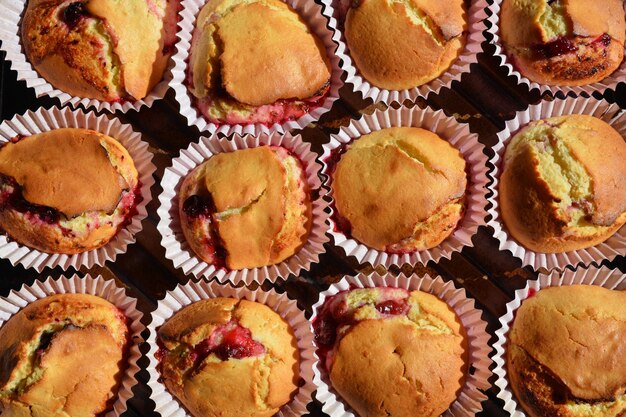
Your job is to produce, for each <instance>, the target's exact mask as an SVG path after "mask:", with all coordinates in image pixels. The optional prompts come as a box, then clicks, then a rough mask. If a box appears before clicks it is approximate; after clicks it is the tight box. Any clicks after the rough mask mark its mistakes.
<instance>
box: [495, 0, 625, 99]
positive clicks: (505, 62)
mask: <svg viewBox="0 0 626 417" xmlns="http://www.w3.org/2000/svg"><path fill="white" fill-rule="evenodd" d="M501 6H502V0H493V4H491V5H490V6H489V7H488V10H489V13H490V14H491V15H490V16H489V17H488V18H487V20H486V21H487V22H489V23H490V24H491V27H488V28H487V32H489V33H490V34H491V35H492V40H491V43H492V44H493V45H494V46H495V47H496V52H495V56H496V57H497V58H499V60H500V66H502V67H505V68H506V69H507V71H508V75H512V76H513V77H515V79H516V80H517V84H520V85H521V84H525V85H527V86H528V89H529V90H534V89H538V90H539V91H540V92H541V93H542V94H543V93H545V92H546V91H549V92H550V93H552V95H553V96H554V95H555V94H556V93H557V92H559V91H562V92H563V94H565V95H567V94H568V93H569V92H572V93H574V94H576V95H580V94H581V93H586V94H589V95H590V96H591V94H592V93H593V92H594V91H598V92H600V93H604V92H605V91H606V90H614V89H615V87H616V86H617V84H618V83H619V82H620V81H624V79H626V60H624V61H622V64H621V65H620V66H619V68H617V69H616V70H615V72H613V73H612V74H611V75H609V76H608V77H606V78H605V79H603V80H601V81H599V82H597V83H593V84H587V85H582V86H560V85H548V84H539V83H537V82H535V81H532V80H530V79H528V78H527V77H525V76H524V75H522V73H520V72H519V71H518V70H517V69H515V67H514V66H513V63H512V61H511V60H510V59H509V57H508V56H507V55H506V51H505V48H504V45H503V42H502V39H501V38H500V8H501ZM624 7H625V10H626V3H625V4H624Z"/></svg>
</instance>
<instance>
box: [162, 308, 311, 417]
mask: <svg viewBox="0 0 626 417" xmlns="http://www.w3.org/2000/svg"><path fill="white" fill-rule="evenodd" d="M157 343H158V344H159V346H160V349H159V351H158V354H157V356H158V360H159V364H158V370H159V372H160V373H161V376H162V378H163V381H164V383H165V386H166V387H167V389H168V390H169V391H170V392H171V393H172V394H173V395H174V396H176V398H177V399H178V400H179V401H180V402H181V403H182V404H183V405H184V406H185V408H186V409H187V410H188V411H189V412H190V414H191V415H193V416H196V417H200V416H204V417H212V416H221V417H230V416H233V417H235V416H241V415H246V416H251V417H269V416H272V415H274V414H276V413H277V412H278V411H279V409H280V407H282V406H283V405H285V404H287V403H288V402H289V401H290V399H291V396H292V395H294V393H295V392H296V390H297V383H298V380H299V353H298V349H297V345H296V339H295V336H294V334H293V331H292V329H291V328H290V326H289V324H287V322H285V321H284V320H283V319H282V318H281V317H280V316H279V315H278V314H277V313H275V312H274V311H272V310H271V309H270V308H269V307H267V306H265V305H263V304H259V303H255V302H251V301H246V300H236V299H232V298H212V299H207V300H201V301H198V302H196V303H194V304H191V305H189V306H187V307H185V308H184V309H182V310H181V311H179V312H178V313H176V314H175V315H174V316H173V317H172V318H170V319H169V320H167V321H166V322H165V324H163V325H162V326H161V327H160V328H159V329H158V332H157Z"/></svg>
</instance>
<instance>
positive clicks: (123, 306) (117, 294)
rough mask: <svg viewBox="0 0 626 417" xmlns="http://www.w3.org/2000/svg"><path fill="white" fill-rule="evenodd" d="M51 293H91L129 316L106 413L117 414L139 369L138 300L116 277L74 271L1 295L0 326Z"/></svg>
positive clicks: (122, 409) (140, 326)
mask: <svg viewBox="0 0 626 417" xmlns="http://www.w3.org/2000/svg"><path fill="white" fill-rule="evenodd" d="M54 294H90V295H95V296H98V297H100V298H103V299H105V300H107V301H108V302H110V303H111V304H113V305H115V306H116V307H117V308H118V309H119V310H120V311H122V312H123V313H124V315H125V316H126V317H127V318H128V320H129V321H128V330H129V335H130V337H129V349H128V354H127V355H128V357H127V358H126V370H125V371H124V376H123V378H122V381H121V383H120V386H119V390H118V392H117V400H116V401H115V404H114V405H113V410H111V411H109V412H108V413H107V414H106V415H105V417H119V416H120V415H122V414H123V413H124V412H125V411H126V409H127V402H128V400H129V399H130V398H132V397H133V391H132V388H133V386H134V385H136V384H137V379H136V378H135V374H137V372H139V371H140V368H139V366H138V365H137V361H138V360H139V359H140V358H141V352H140V351H139V344H140V343H141V342H142V341H143V338H142V337H141V332H142V331H143V330H144V325H143V324H141V318H142V316H143V314H142V313H141V311H139V310H137V306H136V305H137V300H136V299H134V298H132V297H129V296H127V295H126V293H125V292H124V289H123V288H119V287H117V286H116V284H115V281H113V280H105V279H104V278H102V276H97V277H96V278H92V277H91V276H90V275H89V274H87V275H86V276H85V277H84V278H80V277H79V276H78V275H73V276H72V277H70V278H66V277H61V278H60V279H58V280H56V281H55V280H53V279H52V277H48V279H47V280H46V281H43V282H42V281H35V283H34V284H33V285H32V286H30V285H23V286H22V288H21V289H20V290H19V291H15V290H12V291H11V292H10V293H9V295H8V296H7V297H0V327H2V325H4V323H5V322H7V321H8V320H10V318H11V317H12V316H13V315H14V314H16V313H17V312H18V311H20V310H21V309H23V308H24V307H26V306H27V305H28V304H30V303H32V302H33V301H36V300H40V299H42V298H46V297H48V296H51V295H54Z"/></svg>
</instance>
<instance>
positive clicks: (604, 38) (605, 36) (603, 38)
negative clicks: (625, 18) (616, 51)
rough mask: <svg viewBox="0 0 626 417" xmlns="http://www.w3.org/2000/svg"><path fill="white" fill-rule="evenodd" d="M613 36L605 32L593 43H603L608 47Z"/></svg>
mask: <svg viewBox="0 0 626 417" xmlns="http://www.w3.org/2000/svg"><path fill="white" fill-rule="evenodd" d="M611 40H612V39H611V36H610V35H609V34H608V33H604V34H602V35H601V36H598V37H597V38H596V39H595V40H594V41H593V42H591V43H592V44H595V45H598V44H600V45H602V46H604V47H607V46H609V45H610V44H611Z"/></svg>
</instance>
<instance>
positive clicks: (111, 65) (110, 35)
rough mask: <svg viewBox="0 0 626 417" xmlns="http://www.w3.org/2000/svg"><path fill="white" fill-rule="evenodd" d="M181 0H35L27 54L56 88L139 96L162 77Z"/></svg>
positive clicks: (28, 20)
mask: <svg viewBox="0 0 626 417" xmlns="http://www.w3.org/2000/svg"><path fill="white" fill-rule="evenodd" d="M177 8H178V0H151V1H145V0H125V1H123V2H118V1H113V0H76V1H70V2H68V1H66V0H30V1H29V2H28V7H27V9H26V11H25V13H24V18H23V20H22V28H21V30H22V32H21V34H22V42H23V45H24V50H25V52H26V56H27V57H28V60H29V61H30V62H31V63H32V64H33V66H34V67H35V69H36V70H37V72H39V74H40V75H41V76H43V78H45V79H46V80H47V81H49V82H50V83H51V84H52V85H53V86H54V87H55V88H58V89H60V90H62V91H64V92H66V93H69V94H71V95H74V96H78V97H87V98H94V99H97V100H102V101H109V102H112V101H119V100H126V99H128V100H140V99H143V98H144V97H145V96H146V95H148V93H149V92H150V90H152V88H153V87H154V86H155V85H156V84H157V83H158V82H159V81H160V80H161V78H162V77H163V73H164V72H165V68H166V66H167V61H168V59H169V56H170V54H171V51H172V48H171V46H172V45H173V43H174V40H175V34H176V20H177V17H176V13H177Z"/></svg>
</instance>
